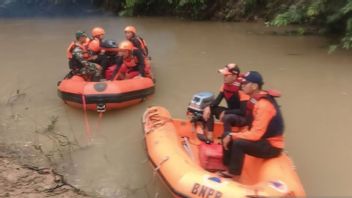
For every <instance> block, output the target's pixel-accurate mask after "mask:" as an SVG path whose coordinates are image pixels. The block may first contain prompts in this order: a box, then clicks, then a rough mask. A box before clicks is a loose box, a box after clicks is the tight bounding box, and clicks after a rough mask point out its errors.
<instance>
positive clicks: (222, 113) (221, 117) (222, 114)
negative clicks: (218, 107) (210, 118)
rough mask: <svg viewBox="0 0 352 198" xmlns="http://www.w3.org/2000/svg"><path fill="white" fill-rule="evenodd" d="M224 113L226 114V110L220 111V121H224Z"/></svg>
mask: <svg viewBox="0 0 352 198" xmlns="http://www.w3.org/2000/svg"><path fill="white" fill-rule="evenodd" d="M224 115H225V111H223V112H221V113H220V116H219V120H220V121H222V119H223V118H224Z"/></svg>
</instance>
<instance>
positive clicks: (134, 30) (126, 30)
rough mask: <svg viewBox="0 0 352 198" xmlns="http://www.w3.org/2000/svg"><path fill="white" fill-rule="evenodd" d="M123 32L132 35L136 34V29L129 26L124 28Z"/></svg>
mask: <svg viewBox="0 0 352 198" xmlns="http://www.w3.org/2000/svg"><path fill="white" fill-rule="evenodd" d="M124 31H125V32H133V33H134V34H137V30H136V28H135V27H134V26H132V25H129V26H127V27H125V29H124Z"/></svg>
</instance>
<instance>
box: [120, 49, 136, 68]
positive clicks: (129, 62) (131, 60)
mask: <svg viewBox="0 0 352 198" xmlns="http://www.w3.org/2000/svg"><path fill="white" fill-rule="evenodd" d="M137 49H138V48H136V47H134V48H133V50H137ZM123 64H124V65H126V66H127V68H130V69H131V68H133V67H136V66H137V65H138V58H137V57H136V56H133V51H132V52H131V54H130V56H128V57H127V58H124V59H123Z"/></svg>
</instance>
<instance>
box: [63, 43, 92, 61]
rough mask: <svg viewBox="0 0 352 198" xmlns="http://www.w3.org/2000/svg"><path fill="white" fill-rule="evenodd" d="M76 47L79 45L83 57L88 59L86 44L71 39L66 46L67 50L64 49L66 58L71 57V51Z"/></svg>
mask: <svg viewBox="0 0 352 198" xmlns="http://www.w3.org/2000/svg"><path fill="white" fill-rule="evenodd" d="M76 47H79V48H81V49H82V52H83V58H84V59H88V57H89V54H88V51H87V46H86V45H81V44H79V43H77V42H75V41H72V42H71V43H70V45H69V46H68V48H67V50H66V55H67V58H68V59H72V52H73V49H75V48H76Z"/></svg>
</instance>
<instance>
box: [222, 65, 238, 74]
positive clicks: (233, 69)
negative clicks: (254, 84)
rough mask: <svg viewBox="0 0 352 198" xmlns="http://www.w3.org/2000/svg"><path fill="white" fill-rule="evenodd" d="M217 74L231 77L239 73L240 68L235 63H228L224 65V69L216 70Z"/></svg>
mask: <svg viewBox="0 0 352 198" xmlns="http://www.w3.org/2000/svg"><path fill="white" fill-rule="evenodd" d="M218 72H219V73H221V74H223V75H231V74H236V75H237V74H239V73H240V68H239V67H238V65H237V64H236V63H229V64H227V65H225V67H224V68H222V69H219V70H218Z"/></svg>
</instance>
